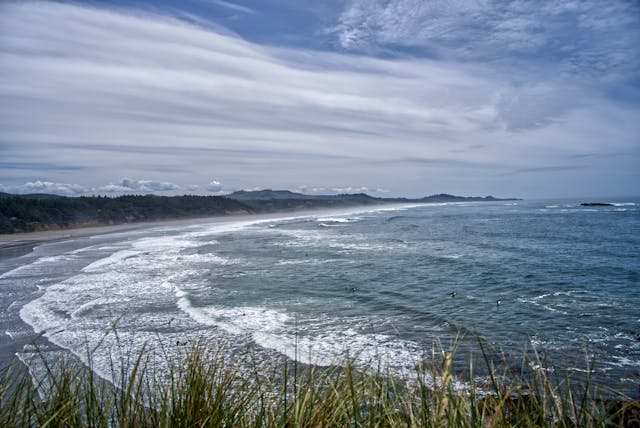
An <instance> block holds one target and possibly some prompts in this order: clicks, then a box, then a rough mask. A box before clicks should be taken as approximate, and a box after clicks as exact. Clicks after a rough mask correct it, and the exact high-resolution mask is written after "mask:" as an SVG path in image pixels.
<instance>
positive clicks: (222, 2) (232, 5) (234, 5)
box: [210, 0, 256, 15]
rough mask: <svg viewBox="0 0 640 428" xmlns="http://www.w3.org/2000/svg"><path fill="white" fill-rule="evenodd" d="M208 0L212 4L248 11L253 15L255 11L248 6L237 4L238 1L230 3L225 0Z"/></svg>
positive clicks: (238, 10)
mask: <svg viewBox="0 0 640 428" xmlns="http://www.w3.org/2000/svg"><path fill="white" fill-rule="evenodd" d="M210 1H211V3H213V4H216V5H218V6H222V7H224V8H227V9H231V10H233V11H235V12H242V13H248V14H250V15H254V14H255V13H256V11H255V10H253V9H251V8H250V7H247V6H242V5H241V4H238V3H232V2H230V1H225V0H210Z"/></svg>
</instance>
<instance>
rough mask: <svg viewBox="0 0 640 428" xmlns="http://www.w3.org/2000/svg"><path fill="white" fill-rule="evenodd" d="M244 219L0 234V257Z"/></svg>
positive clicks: (219, 218) (215, 219)
mask: <svg viewBox="0 0 640 428" xmlns="http://www.w3.org/2000/svg"><path fill="white" fill-rule="evenodd" d="M241 218H246V216H245V215H229V216H218V217H200V218H189V219H180V220H160V221H153V222H141V223H125V224H117V225H107V226H91V227H77V228H69V229H60V230H47V231H39V232H28V233H12V234H0V257H3V256H7V255H12V256H15V255H16V254H19V253H22V254H25V253H28V252H29V251H31V249H32V248H33V247H35V246H37V245H40V244H44V243H47V242H54V241H62V240H65V239H72V238H81V237H85V236H95V235H104V234H108V233H117V232H126V231H129V230H136V229H144V228H150V227H158V226H172V225H180V224H197V223H207V222H214V221H225V222H226V221H234V220H238V219H241Z"/></svg>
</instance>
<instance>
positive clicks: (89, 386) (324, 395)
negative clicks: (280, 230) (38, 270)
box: [0, 343, 640, 427]
mask: <svg viewBox="0 0 640 428" xmlns="http://www.w3.org/2000/svg"><path fill="white" fill-rule="evenodd" d="M480 350H481V352H480V353H479V356H478V358H468V359H466V360H465V364H466V368H465V369H466V373H467V378H468V382H467V383H466V384H465V385H466V386H465V387H464V388H460V387H459V385H458V382H456V380H455V378H456V376H454V365H455V364H457V361H458V360H459V359H457V358H456V359H454V355H453V353H452V352H445V351H443V350H441V349H439V350H437V351H435V350H434V352H433V353H432V355H431V357H432V358H431V359H430V361H431V363H430V364H429V365H426V364H422V365H420V366H419V367H417V368H416V370H415V373H413V374H412V375H411V376H407V378H398V376H393V375H391V374H390V373H388V372H387V371H386V370H385V369H383V368H382V367H384V365H383V364H380V362H373V363H374V364H371V365H370V366H369V367H366V368H363V367H355V366H354V364H353V362H352V361H353V359H351V358H349V357H345V360H344V363H343V364H342V365H337V366H333V367H317V366H300V365H298V364H296V363H295V362H287V363H285V364H282V365H275V366H273V367H277V368H273V367H272V368H271V369H267V368H265V367H260V368H255V369H254V370H250V371H249V372H247V370H246V367H240V366H239V365H234V363H230V362H229V361H228V359H226V360H225V358H223V356H222V353H221V352H218V351H217V350H216V349H213V347H211V346H207V345H206V344H203V343H198V344H194V345H191V346H185V347H184V348H183V351H182V355H181V356H180V358H176V357H168V356H166V355H165V356H164V357H165V358H167V359H168V361H167V363H168V367H169V370H168V372H167V371H166V370H165V369H163V370H160V369H159V368H158V366H157V365H156V363H155V361H156V360H155V357H156V356H157V355H156V354H154V351H152V350H150V349H145V348H143V349H142V350H141V351H139V352H137V353H135V354H133V355H129V356H127V358H126V360H123V359H122V358H121V359H120V360H119V361H115V358H114V360H113V361H112V363H113V364H112V373H111V381H110V382H107V381H105V380H104V379H102V378H101V377H99V376H97V375H96V374H95V372H94V371H93V370H91V365H92V363H91V359H89V361H88V364H84V363H80V362H78V360H75V359H68V360H67V359H62V360H57V361H56V362H55V363H54V364H52V363H48V362H47V359H46V358H44V357H43V354H42V353H39V352H35V353H34V358H40V359H41V361H40V362H41V364H42V365H43V366H44V368H45V369H44V372H43V373H44V374H42V375H40V376H33V373H29V372H28V371H27V370H26V369H24V366H22V368H20V366H18V365H17V364H14V365H12V366H11V367H9V368H7V369H6V370H5V373H4V374H3V379H2V381H1V382H0V406H1V407H0V426H3V427H32V426H39V427H537V426H548V427H576V426H579V427H617V426H619V427H632V426H640V404H639V403H638V402H637V401H633V400H631V399H629V398H628V397H625V396H624V395H622V394H619V393H616V392H615V391H606V394H605V393H603V392H602V391H600V390H599V389H597V388H596V387H595V386H594V385H593V384H592V383H591V382H590V381H589V379H588V378H587V379H586V381H585V380H584V379H583V380H582V381H580V382H573V381H572V379H571V378H570V377H568V376H565V377H556V376H555V375H554V376H552V374H553V373H555V372H553V371H547V370H538V371H534V372H533V375H531V374H529V375H527V376H524V375H523V373H522V372H518V373H514V372H513V370H512V369H510V368H509V367H510V366H509V365H508V364H501V363H498V364H497V363H496V362H495V361H493V360H492V359H491V358H490V357H488V356H487V353H485V352H484V348H483V347H482V346H480ZM530 355H531V354H530V353H525V356H524V357H523V365H524V364H526V365H527V366H531V365H535V364H540V363H541V362H540V358H539V357H538V355H537V354H535V353H534V354H533V355H534V356H533V357H531V356H530ZM532 358H533V361H532ZM116 362H118V363H119V364H116ZM480 365H482V366H483V367H482V369H483V373H485V374H486V376H482V378H483V379H485V380H483V381H482V382H476V381H475V380H474V379H475V378H476V376H475V371H476V368H480V367H479V366H480ZM163 367H166V366H163ZM456 372H457V371H456ZM34 377H35V380H34ZM480 383H481V384H480ZM604 397H606V398H604Z"/></svg>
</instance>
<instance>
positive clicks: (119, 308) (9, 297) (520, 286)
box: [0, 198, 640, 396]
mask: <svg viewBox="0 0 640 428" xmlns="http://www.w3.org/2000/svg"><path fill="white" fill-rule="evenodd" d="M607 201H608V202H612V203H614V205H612V206H602V207H584V206H580V205H579V203H578V201H567V200H560V201H513V202H474V203H451V204H429V205H417V206H384V207H375V208H370V207H369V208H367V207H363V208H359V209H355V208H354V209H351V210H350V211H342V212H339V211H333V212H323V213H298V214H287V215H286V216H285V215H283V216H282V217H280V218H267V219H265V218H253V217H249V216H247V217H244V218H242V219H237V218H236V219H233V220H229V219H226V220H222V221H220V220H216V221H210V222H204V221H203V222H202V223H201V224H190V225H184V224H183V225H175V226H163V227H155V228H153V227H152V228H148V229H142V230H135V231H129V232H123V233H116V234H109V235H101V236H95V237H85V238H74V239H69V240H65V241H62V242H56V243H49V244H45V245H41V246H39V247H37V248H35V249H34V251H33V252H32V253H30V254H27V255H24V256H21V257H14V258H5V259H4V260H0V295H1V297H2V298H1V299H0V302H1V304H2V308H1V312H0V328H1V329H2V331H3V332H5V335H4V336H3V337H2V338H1V339H0V361H1V362H2V363H4V364H7V363H8V362H9V361H10V360H11V359H12V358H14V356H15V355H17V356H18V357H19V358H21V359H22V360H23V361H25V363H27V364H29V365H30V366H31V367H30V369H31V370H32V372H33V371H37V367H36V366H37V364H36V363H34V362H33V360H31V359H30V358H28V357H29V356H30V355H32V354H33V350H34V346H37V347H38V348H39V352H40V353H43V352H44V353H47V352H49V353H50V355H52V356H53V357H52V358H59V357H60V356H61V355H62V354H64V353H70V354H72V355H74V356H75V357H77V358H79V359H80V360H82V361H85V362H88V361H89V356H88V355H89V354H91V367H92V369H93V370H95V371H96V372H97V373H98V374H100V375H101V376H104V377H105V378H107V379H110V371H112V370H113V365H114V357H113V355H114V354H113V350H114V349H121V350H122V349H126V350H127V352H131V351H133V352H136V351H138V350H140V349H142V346H143V345H144V346H146V347H147V348H146V349H149V348H153V347H155V348H156V349H162V353H163V355H165V356H167V355H169V356H170V355H172V354H176V355H177V354H179V353H180V348H181V347H183V346H184V345H185V344H189V343H196V342H199V343H203V344H206V345H207V346H222V345H221V344H224V347H225V353H226V354H225V355H226V357H227V358H230V359H233V360H234V361H236V362H237V361H246V363H247V364H248V365H250V366H251V367H252V368H255V367H260V366H261V365H263V364H264V363H268V362H279V363H281V362H283V361H285V360H296V361H298V362H299V363H301V364H318V365H321V366H329V365H332V364H340V363H341V362H342V361H344V358H345V355H346V354H347V353H348V355H349V357H350V358H352V359H353V360H354V362H355V364H356V365H360V366H362V367H366V366H368V365H369V366H370V365H371V364H372V362H375V364H377V365H378V367H379V365H380V364H382V365H383V366H384V368H385V369H387V370H389V372H390V373H394V374H398V375H402V376H405V375H407V374H410V373H412V372H413V373H415V369H416V367H417V366H419V365H420V364H421V363H423V362H426V363H428V362H429V360H430V359H431V358H432V357H433V352H434V350H435V351H436V352H439V351H440V350H441V349H443V350H445V351H446V350H449V349H450V348H451V347H456V348H457V355H458V356H459V357H460V360H461V361H464V360H465V359H466V358H468V357H469V356H470V355H472V354H474V353H475V354H476V355H477V354H478V347H479V345H478V344H479V343H483V344H484V346H485V347H486V349H490V350H491V351H490V352H492V353H493V354H492V356H496V355H498V354H500V355H504V357H500V358H503V359H502V360H501V362H502V363H503V364H506V365H510V364H512V365H513V367H515V368H517V367H518V365H519V364H521V362H522V361H521V358H520V357H522V355H523V353H531V352H532V350H533V351H534V352H535V353H537V354H538V355H539V356H542V357H541V358H540V363H541V364H540V365H538V364H537V363H536V364H533V363H530V364H529V366H530V368H531V369H542V370H548V371H554V372H555V373H556V374H559V375H560V376H564V374H567V373H568V374H572V373H580V372H585V371H590V372H591V376H592V378H593V379H595V380H597V382H598V383H601V384H604V385H606V386H610V387H612V388H615V389H618V390H623V391H624V392H626V393H627V394H630V395H631V396H637V395H638V390H639V387H640V251H639V250H640V200H638V199H633V198H617V199H612V200H611V201H609V200H607ZM460 364H463V363H460ZM463 369H464V367H462V366H461V369H460V371H463Z"/></svg>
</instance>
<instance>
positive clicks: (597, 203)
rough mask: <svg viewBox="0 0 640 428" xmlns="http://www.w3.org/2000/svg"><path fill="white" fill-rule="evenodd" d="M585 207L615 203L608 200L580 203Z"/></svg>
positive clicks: (607, 205)
mask: <svg viewBox="0 0 640 428" xmlns="http://www.w3.org/2000/svg"><path fill="white" fill-rule="evenodd" d="M580 205H581V206H583V207H612V206H614V205H613V204H610V203H608V202H583V203H581V204H580Z"/></svg>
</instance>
